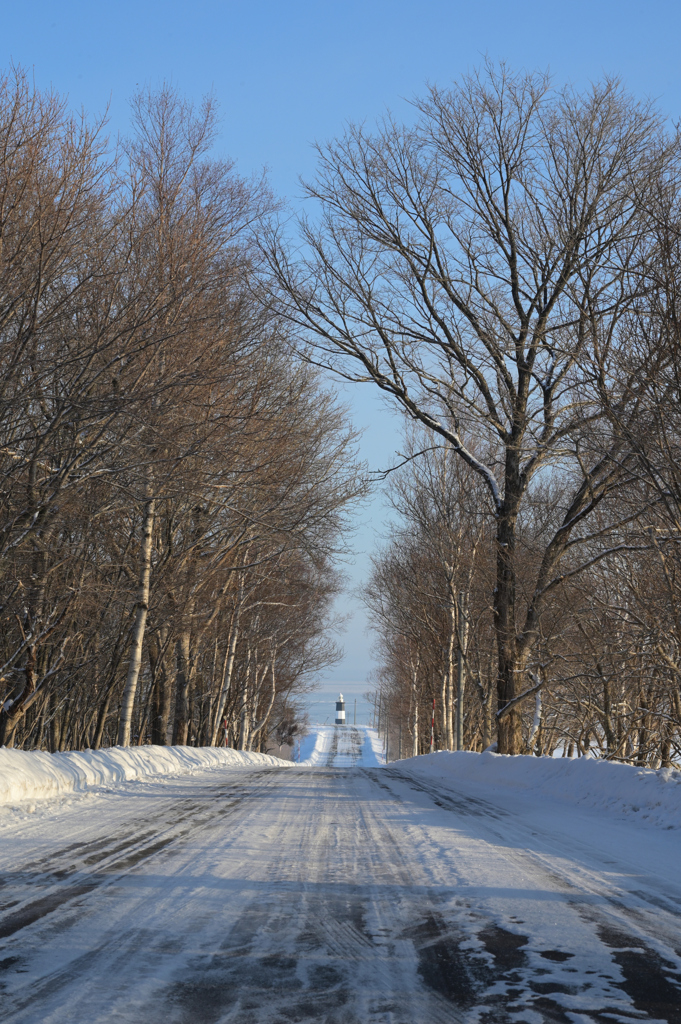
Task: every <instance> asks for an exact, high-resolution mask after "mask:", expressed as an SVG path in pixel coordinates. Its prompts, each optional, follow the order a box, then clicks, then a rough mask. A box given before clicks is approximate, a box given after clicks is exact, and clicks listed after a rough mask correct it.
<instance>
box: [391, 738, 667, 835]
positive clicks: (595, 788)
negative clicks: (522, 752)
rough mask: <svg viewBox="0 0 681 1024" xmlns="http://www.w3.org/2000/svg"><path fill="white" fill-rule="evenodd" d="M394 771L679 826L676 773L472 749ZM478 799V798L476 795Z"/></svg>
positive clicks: (582, 759)
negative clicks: (479, 751)
mask: <svg viewBox="0 0 681 1024" xmlns="http://www.w3.org/2000/svg"><path fill="white" fill-rule="evenodd" d="M399 766H400V770H405V769H406V770H407V771H409V772H411V773H413V774H414V775H420V776H427V777H428V778H431V779H438V780H441V781H442V782H444V783H446V784H447V786H448V787H449V788H456V784H457V783H458V782H465V783H466V784H467V787H468V785H469V784H470V783H473V784H476V783H477V784H479V785H480V787H481V790H482V788H483V787H484V789H485V790H487V792H489V790H490V788H492V789H494V790H499V789H505V790H507V791H508V790H515V791H517V792H523V791H524V792H529V791H531V793H532V795H533V796H535V795H541V796H545V797H549V798H553V799H555V800H565V801H568V802H569V803H572V804H580V805H582V806H584V807H591V808H596V809H597V810H602V811H604V812H606V813H607V814H610V815H611V814H616V815H618V816H625V817H627V818H628V819H629V820H634V821H646V822H647V823H648V824H651V825H656V826H658V827H662V828H681V771H677V770H675V769H673V768H660V769H659V770H658V771H653V770H652V769H647V768H637V767H636V766H635V765H629V764H617V763H616V762H614V761H599V760H597V759H595V758H590V757H580V758H576V759H568V758H554V757H524V756H523V757H510V756H508V755H504V754H493V753H488V752H485V753H483V754H476V753H473V752H472V751H458V752H448V751H442V752H440V753H437V754H426V755H425V756H422V757H412V758H409V759H407V760H404V761H400V762H399ZM481 795H484V794H483V793H482V792H481Z"/></svg>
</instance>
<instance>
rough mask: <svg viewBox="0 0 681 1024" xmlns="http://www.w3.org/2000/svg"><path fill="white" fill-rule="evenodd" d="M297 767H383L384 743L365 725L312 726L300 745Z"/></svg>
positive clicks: (373, 730) (374, 731)
mask: <svg viewBox="0 0 681 1024" xmlns="http://www.w3.org/2000/svg"><path fill="white" fill-rule="evenodd" d="M300 764H306V765H325V766H326V767H327V768H369V767H375V766H376V765H380V764H385V757H384V754H383V743H382V741H381V740H380V739H379V736H378V733H377V732H376V730H375V729H370V728H369V726H366V725H315V726H313V727H312V729H311V731H310V732H309V733H308V735H307V736H306V737H305V739H304V740H303V741H302V743H301V745H300Z"/></svg>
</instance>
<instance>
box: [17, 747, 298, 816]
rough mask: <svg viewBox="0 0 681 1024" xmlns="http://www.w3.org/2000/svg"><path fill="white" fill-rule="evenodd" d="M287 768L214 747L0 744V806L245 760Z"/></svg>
mask: <svg viewBox="0 0 681 1024" xmlns="http://www.w3.org/2000/svg"><path fill="white" fill-rule="evenodd" d="M265 764H267V765H278V766H280V767H283V766H288V767H291V762H290V761H281V760H280V759H279V758H278V757H271V756H270V755H269V754H246V753H242V752H241V751H238V750H229V749H222V748H218V747H153V746H145V747H111V748H109V749H106V750H82V751H79V750H74V751H68V752H66V753H59V754H48V753H45V752H44V751H41V750H8V749H7V748H6V747H2V748H0V805H2V804H11V803H17V802H19V801H22V800H36V799H37V800H40V799H44V798H46V797H53V796H59V795H61V794H63V793H74V792H82V791H83V790H86V789H89V788H90V787H91V786H109V785H111V784H112V783H117V782H130V781H131V780H133V779H147V778H153V777H155V776H159V775H184V774H187V773H188V772H193V771H196V770H197V769H200V768H220V767H238V766H242V767H243V766H245V765H265Z"/></svg>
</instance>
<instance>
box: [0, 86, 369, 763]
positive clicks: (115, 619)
mask: <svg viewBox="0 0 681 1024" xmlns="http://www.w3.org/2000/svg"><path fill="white" fill-rule="evenodd" d="M217 126H218V121H217V111H216V109H215V104H214V102H213V101H212V100H211V99H210V98H208V99H206V100H205V101H203V103H202V104H201V105H200V106H199V107H194V106H192V105H191V104H189V103H187V102H185V101H184V100H183V99H182V98H181V97H180V96H179V95H178V94H177V92H176V91H175V90H174V89H172V88H170V87H168V86H164V87H162V88H160V89H159V90H156V91H154V90H143V91H141V92H140V93H139V94H138V95H136V96H135V97H134V99H133V101H132V104H131V130H130V134H129V136H127V137H126V138H123V139H119V140H117V141H112V140H111V139H109V138H108V137H107V135H106V125H105V123H104V121H103V120H102V121H94V120H92V119H88V118H86V117H85V116H76V115H74V114H73V113H72V112H70V111H69V109H68V106H67V104H66V102H65V101H64V100H63V99H62V98H60V97H59V96H58V95H57V94H56V93H55V92H53V91H49V90H48V91H41V90H39V89H37V88H36V87H35V85H34V84H33V83H32V82H31V81H30V80H29V78H28V76H27V75H26V74H25V73H24V72H23V71H21V69H14V70H13V71H11V72H10V73H8V74H6V75H4V76H3V77H2V79H1V80H0V475H1V479H2V488H1V493H0V558H1V561H0V595H1V596H0V608H1V611H0V614H1V617H2V626H3V631H2V640H1V643H2V650H1V652H0V664H1V668H0V744H5V745H7V746H12V745H15V746H23V747H26V748H35V747H38V748H44V749H49V750H64V749H70V748H83V747H92V748H97V747H99V746H101V745H114V744H116V743H121V744H124V745H125V744H130V743H144V742H149V741H151V742H154V743H160V744H164V743H171V742H172V743H180V744H187V743H189V744H216V743H227V744H229V745H232V746H236V747H238V748H239V749H243V750H249V749H253V750H259V749H264V748H265V745H266V743H267V738H268V736H271V735H276V736H277V737H278V740H279V742H282V741H289V742H290V741H291V735H292V732H293V731H295V728H296V701H295V698H296V694H299V693H300V692H301V691H302V690H303V689H304V688H305V686H306V685H307V684H308V682H309V680H310V678H311V677H312V675H313V674H314V673H315V672H318V671H319V670H320V669H321V668H323V667H324V666H326V665H328V664H329V663H331V662H333V660H334V659H335V658H336V657H337V656H338V652H337V649H336V646H335V644H334V642H333V639H332V634H331V633H330V627H331V626H332V616H331V603H332V600H333V597H334V595H335V594H336V592H337V590H338V588H339V586H340V577H339V574H338V571H337V569H336V567H335V556H336V554H337V553H338V550H339V548H340V546H341V545H342V534H343V530H344V529H345V527H346V523H347V517H348V515H349V512H350V510H351V508H352V506H353V503H354V502H355V501H356V500H357V499H358V498H359V497H361V495H362V493H363V490H364V481H363V479H362V476H361V474H360V472H359V470H358V466H357V462H356V459H355V438H354V435H353V431H352V428H351V426H350V425H349V423H348V421H347V417H346V414H345V412H344V410H343V409H342V408H341V407H340V406H339V404H338V403H337V401H336V400H335V398H334V395H333V393H332V391H331V390H330V389H329V388H328V386H325V385H324V383H323V381H322V379H321V377H320V374H319V372H318V371H316V370H315V369H314V368H313V367H311V366H310V365H309V364H308V363H306V362H305V361H304V360H303V359H301V358H299V357H298V356H296V355H295V353H294V352H293V350H292V347H291V343H290V337H289V332H288V327H287V325H286V323H285V321H283V320H282V319H281V317H280V316H279V315H278V314H277V312H276V310H275V309H274V308H273V305H272V302H271V298H270V296H269V294H268V292H267V290H266V288H265V287H264V274H263V266H262V257H261V254H260V252H259V249H258V247H257V245H256V227H257V225H258V224H259V223H261V222H262V218H263V217H264V216H266V215H270V214H271V213H272V212H273V211H274V209H275V208H276V204H275V201H274V199H273V197H272V195H271V193H270V191H269V189H268V187H267V183H266V181H265V180H264V179H245V178H243V177H242V176H240V175H238V174H237V173H236V171H235V168H234V166H233V164H231V163H230V162H227V161H225V160H221V159H218V158H216V157H215V156H214V155H213V154H212V147H213V145H214V141H215V136H216V131H217Z"/></svg>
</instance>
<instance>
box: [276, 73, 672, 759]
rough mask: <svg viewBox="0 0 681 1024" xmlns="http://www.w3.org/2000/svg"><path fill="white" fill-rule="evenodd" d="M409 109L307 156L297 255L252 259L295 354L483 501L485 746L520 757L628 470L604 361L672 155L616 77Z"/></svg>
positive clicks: (458, 97)
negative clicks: (555, 628)
mask: <svg viewBox="0 0 681 1024" xmlns="http://www.w3.org/2000/svg"><path fill="white" fill-rule="evenodd" d="M415 105H416V108H417V110H418V112H419V115H420V116H419V119H418V121H417V123H416V124H415V125H414V126H413V127H403V126H400V125H398V124H397V123H395V122H394V121H393V120H391V119H389V118H388V119H386V120H385V121H384V122H383V123H382V124H381V125H380V126H379V128H378V129H377V131H376V132H375V133H374V134H371V133H369V132H368V131H366V130H365V129H364V128H362V127H352V128H350V129H349V130H348V132H347V134H346V135H345V136H344V137H343V138H342V139H340V140H337V141H335V142H332V143H330V144H328V145H326V146H323V147H320V148H319V173H318V176H317V178H316V179H315V180H314V181H313V182H311V183H309V184H308V185H307V186H306V192H307V195H308V196H309V197H310V198H311V199H313V200H316V201H317V202H318V204H319V210H320V215H319V218H318V220H317V221H316V222H313V221H309V220H303V221H302V222H301V231H302V240H303V243H304V244H303V247H302V250H301V249H298V250H297V252H298V256H297V258H296V259H293V258H292V257H291V256H290V255H289V252H288V250H287V247H286V244H285V242H284V240H283V237H282V234H281V232H280V231H279V230H278V229H276V228H273V229H272V230H271V231H270V233H269V234H268V236H267V237H266V239H265V242H264V248H265V250H266V251H267V253H268V257H269V261H270V266H271V270H272V274H273V278H274V280H275V283H276V289H277V291H276V294H277V298H278V302H279V308H280V310H281V313H282V315H284V316H286V317H287V318H288V320H289V322H290V323H291V324H293V325H294V326H295V328H296V329H297V331H298V334H299V337H300V340H301V344H302V345H303V346H309V358H311V359H313V360H315V361H316V362H318V363H321V364H322V365H324V366H327V367H329V368H331V369H332V370H333V371H334V372H336V373H338V374H340V375H342V376H344V377H345V378H347V379H349V380H355V381H372V382H374V384H376V385H377V386H378V387H379V388H380V389H381V390H382V391H383V392H384V393H385V394H387V395H389V396H390V397H391V398H392V399H393V400H394V401H395V402H396V403H397V404H398V405H399V406H400V407H401V408H402V409H403V410H404V411H405V412H406V413H407V415H408V416H410V417H412V418H413V419H415V420H417V421H419V422H420V423H422V424H424V425H425V426H426V427H427V428H428V430H430V431H431V432H432V434H433V435H435V436H439V437H440V438H443V439H444V440H445V441H446V442H447V443H448V444H449V445H450V446H451V449H452V451H453V452H455V453H456V454H457V456H458V457H460V458H461V459H462V460H463V461H464V462H465V463H466V464H467V465H468V466H469V468H470V469H471V470H472V471H473V472H474V473H475V474H477V475H478V476H479V477H480V479H481V481H482V482H483V483H484V486H485V487H486V489H487V492H488V497H489V501H490V502H491V505H492V507H493V509H494V516H495V521H496V530H495V532H496V537H495V556H496V562H497V568H496V579H495V582H494V587H493V603H494V615H495V630H496V644H497V650H498V682H497V689H498V702H499V749H500V750H501V751H502V752H506V753H516V752H519V751H520V750H521V749H522V747H523V740H522V736H521V727H520V721H521V720H520V711H519V707H518V700H517V699H518V698H519V697H520V696H521V694H522V693H523V692H524V691H525V689H526V688H528V689H531V687H529V680H528V678H527V666H528V660H529V658H530V656H531V652H532V650H533V648H534V646H535V644H536V643H537V641H538V637H539V630H540V620H541V614H542V609H543V607H544V605H545V603H546V601H547V599H548V597H549V595H550V594H551V593H552V591H553V590H554V589H555V588H556V587H558V586H559V585H560V581H561V579H562V577H563V575H564V568H565V560H566V558H567V556H568V554H569V555H570V558H571V560H572V561H571V568H570V571H571V572H577V571H578V570H579V564H578V562H579V560H578V558H577V553H578V550H579V548H580V547H581V546H586V547H588V545H589V543H590V537H591V528H590V523H591V521H592V518H593V513H594V512H595V510H596V509H597V508H598V507H599V505H600V504H601V502H602V501H603V499H604V497H605V496H606V495H607V494H608V493H609V492H610V491H611V490H612V489H613V488H616V487H618V486H622V484H623V479H624V478H625V477H626V474H627V472H629V463H628V459H627V452H626V446H625V445H624V442H623V438H622V434H621V432H620V433H618V432H613V431H612V430H611V428H610V427H609V426H608V420H607V418H606V417H605V416H604V404H607V402H604V394H605V393H607V396H608V401H609V402H610V403H611V404H617V403H618V402H620V403H622V402H624V403H625V404H626V402H627V401H628V398H627V396H628V393H629V392H628V389H627V384H626V381H625V382H624V383H623V382H622V381H621V380H619V379H618V380H614V379H613V377H612V375H611V373H610V368H611V365H612V363H611V356H612V353H613V349H615V348H616V347H617V346H618V345H619V344H620V342H621V338H622V331H623V330H624V327H625V318H626V315H627V314H628V312H630V311H631V309H632V306H633V304H634V302H635V300H636V298H637V296H638V295H639V292H640V278H639V276H638V275H637V273H635V269H636V264H637V261H638V260H639V257H640V253H641V250H642V249H643V248H645V247H646V246H648V245H649V244H651V239H652V235H651V230H650V227H651V217H650V214H649V212H648V206H649V204H648V203H647V196H648V195H649V193H650V189H651V188H652V182H654V181H655V180H656V179H657V178H658V177H659V174H660V172H661V170H662V169H664V168H665V167H667V168H668V167H669V166H670V165H671V164H672V163H673V161H674V160H675V159H676V150H675V147H674V144H673V140H672V142H671V143H670V142H669V141H668V140H667V139H666V138H665V137H664V135H663V132H662V129H661V127H660V125H661V119H660V116H659V115H658V113H657V112H656V110H655V109H654V108H653V107H652V106H651V105H650V104H649V103H638V102H635V101H634V100H632V99H630V98H629V97H628V96H627V95H626V94H625V93H624V92H623V90H622V89H621V87H620V86H619V84H618V83H617V82H616V81H605V82H604V83H601V84H596V85H594V86H593V87H592V88H590V89H589V90H587V91H586V92H585V93H584V94H579V93H577V92H576V91H575V90H574V89H572V88H565V89H563V90H561V91H558V92H555V91H553V90H552V89H551V87H550V83H549V81H548V79H547V77H546V76H545V75H541V74H528V75H525V74H522V75H520V74H513V73H511V72H510V71H509V70H508V69H507V68H505V67H504V66H501V67H500V68H494V67H492V66H489V65H488V66H487V67H486V68H485V69H484V70H483V71H482V72H480V73H475V74H472V75H469V76H467V77H464V78H463V79H462V80H461V81H460V83H459V84H458V85H456V86H455V87H454V88H452V89H450V90H443V89H438V88H431V90H430V91H429V93H428V95H427V96H426V98H425V99H423V100H418V101H417V102H416V104H415ZM620 411H621V412H624V410H620ZM594 431H595V432H597V433H598V434H599V443H598V445H594V443H593V441H592V435H593V433H594ZM556 472H558V473H560V474H561V476H562V478H563V481H564V487H562V488H561V492H560V494H559V495H557V498H558V501H559V506H558V508H557V509H556V510H555V511H556V515H555V516H554V522H553V524H552V528H551V530H550V532H547V533H546V535H545V537H544V541H543V550H542V552H541V558H540V559H539V561H538V562H537V563H535V564H533V566H532V574H533V575H532V579H531V580H529V579H522V580H521V579H519V576H518V572H519V555H518V550H517V534H518V523H519V518H520V517H521V516H522V513H523V509H524V507H525V505H526V504H527V502H528V501H530V500H531V499H532V496H533V493H534V491H535V489H536V488H537V487H538V486H540V485H541V484H542V481H545V480H546V478H547V475H548V477H549V478H550V476H551V474H553V473H556ZM595 529H596V530H597V529H598V527H595ZM602 557H605V551H604V552H603V553H602ZM584 561H588V558H586V557H585V559H584ZM523 598H524V599H523Z"/></svg>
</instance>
